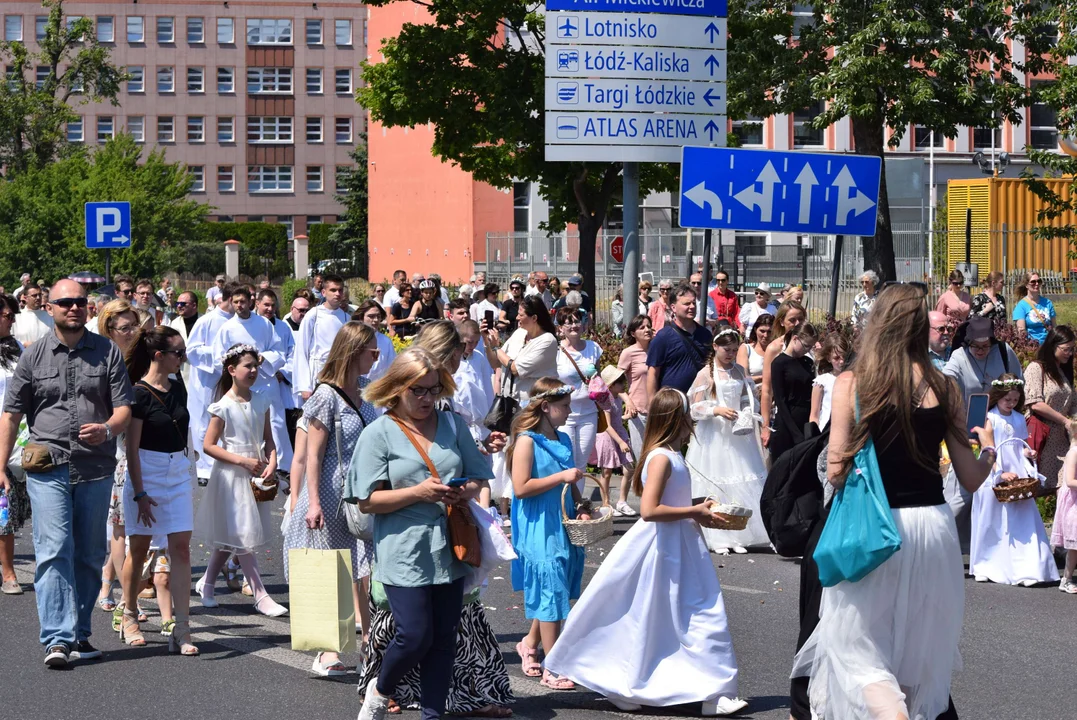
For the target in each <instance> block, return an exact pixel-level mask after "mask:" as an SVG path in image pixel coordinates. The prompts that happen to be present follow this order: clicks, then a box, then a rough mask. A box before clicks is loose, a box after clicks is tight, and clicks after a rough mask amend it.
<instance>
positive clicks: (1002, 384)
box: [991, 378, 1025, 390]
mask: <svg viewBox="0 0 1077 720" xmlns="http://www.w3.org/2000/svg"><path fill="white" fill-rule="evenodd" d="M1024 386H1025V381H1024V380H1019V379H1018V378H1012V379H1010V380H992V381H991V387H992V388H994V389H995V390H1020V389H1021V388H1023V387H1024Z"/></svg>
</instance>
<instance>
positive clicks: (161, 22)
mask: <svg viewBox="0 0 1077 720" xmlns="http://www.w3.org/2000/svg"><path fill="white" fill-rule="evenodd" d="M157 42H158V43H160V44H162V45H169V44H171V43H174V42H176V19H175V18H170V17H159V18H157Z"/></svg>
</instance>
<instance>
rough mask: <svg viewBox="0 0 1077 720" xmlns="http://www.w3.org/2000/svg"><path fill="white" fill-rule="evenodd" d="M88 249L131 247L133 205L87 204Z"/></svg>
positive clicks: (116, 203) (125, 203)
mask: <svg viewBox="0 0 1077 720" xmlns="http://www.w3.org/2000/svg"><path fill="white" fill-rule="evenodd" d="M86 247H88V248H90V249H91V250H111V249H118V248H129V247H131V203H129V202H88V203H86Z"/></svg>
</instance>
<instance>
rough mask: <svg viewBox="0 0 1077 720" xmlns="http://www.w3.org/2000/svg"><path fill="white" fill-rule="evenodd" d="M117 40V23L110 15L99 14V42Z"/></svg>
mask: <svg viewBox="0 0 1077 720" xmlns="http://www.w3.org/2000/svg"><path fill="white" fill-rule="evenodd" d="M115 40H116V24H115V22H114V21H113V19H112V16H110V15H98V16H97V42H103V43H110V42H114V41H115Z"/></svg>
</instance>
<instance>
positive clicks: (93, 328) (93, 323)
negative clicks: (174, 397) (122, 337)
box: [86, 315, 187, 367]
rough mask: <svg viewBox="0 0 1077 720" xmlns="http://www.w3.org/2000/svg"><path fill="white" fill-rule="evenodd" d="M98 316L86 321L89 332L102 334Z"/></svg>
mask: <svg viewBox="0 0 1077 720" xmlns="http://www.w3.org/2000/svg"><path fill="white" fill-rule="evenodd" d="M97 318H98V316H97V315H94V316H93V317H92V318H90V319H89V320H87V321H86V330H87V331H88V332H92V333H93V334H94V335H100V334H101V331H100V330H98V329H97ZM183 339H184V341H186V340H187V338H183ZM184 367H187V366H186V364H184Z"/></svg>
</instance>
